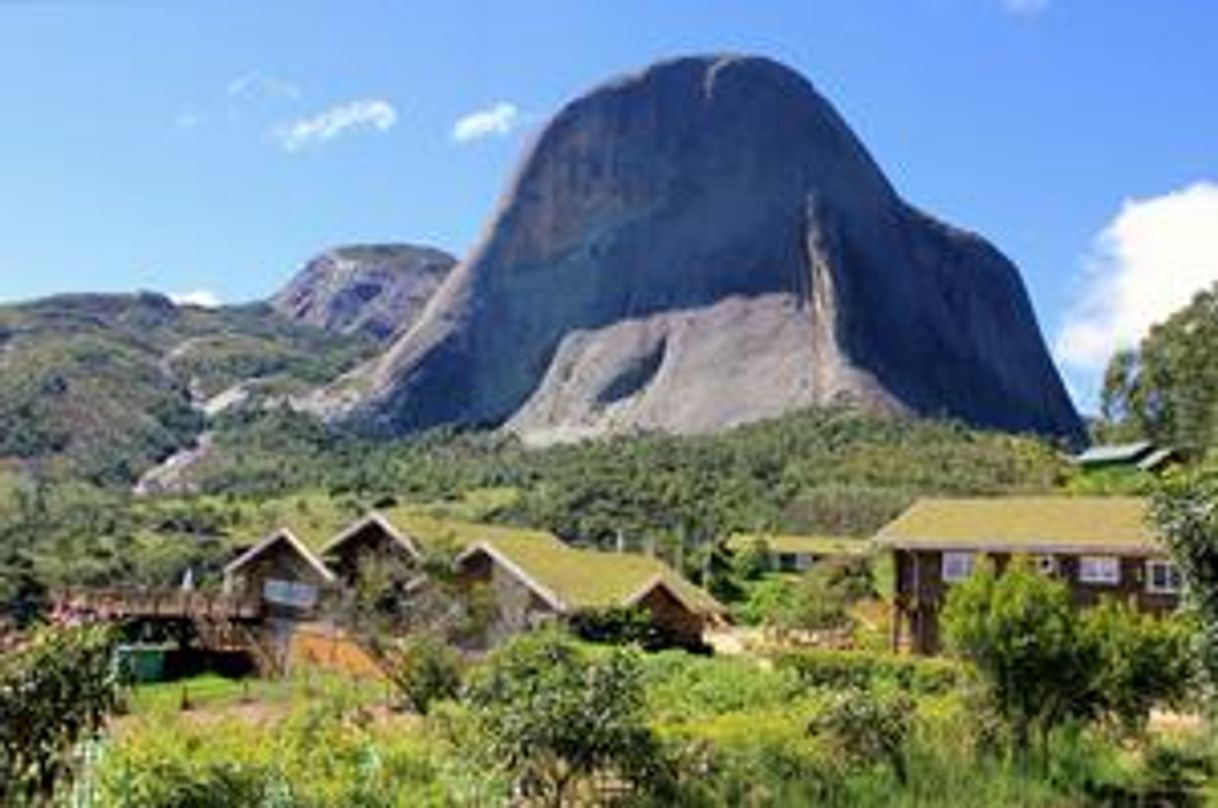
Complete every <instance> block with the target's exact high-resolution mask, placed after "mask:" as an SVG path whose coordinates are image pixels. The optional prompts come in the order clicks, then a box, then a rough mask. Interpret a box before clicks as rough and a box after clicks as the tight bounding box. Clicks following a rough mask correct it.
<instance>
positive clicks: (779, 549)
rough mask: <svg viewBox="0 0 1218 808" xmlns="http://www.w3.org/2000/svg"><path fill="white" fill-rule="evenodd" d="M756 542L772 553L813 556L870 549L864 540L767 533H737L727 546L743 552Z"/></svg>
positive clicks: (852, 553) (861, 552)
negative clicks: (764, 545)
mask: <svg viewBox="0 0 1218 808" xmlns="http://www.w3.org/2000/svg"><path fill="white" fill-rule="evenodd" d="M756 541H763V542H765V543H766V546H767V547H769V548H770V552H772V553H806V554H808V555H814V556H831V555H862V554H863V553H866V552H867V550H868V549H869V548H870V543H869V542H868V541H867V540H866V539H852V538H848V537H843V536H798V535H793V534H785V535H782V534H780V535H773V534H769V533H737V534H736V535H734V536H732V537H731V538H730V539H728V540H727V546H728V548H729V549H732V550H743V549H745V548H746V547H748V546H749V545H751V544H752V543H753V542H756Z"/></svg>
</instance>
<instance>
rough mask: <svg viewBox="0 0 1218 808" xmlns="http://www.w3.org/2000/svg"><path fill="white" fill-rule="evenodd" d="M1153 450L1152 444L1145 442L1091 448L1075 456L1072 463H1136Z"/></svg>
mask: <svg viewBox="0 0 1218 808" xmlns="http://www.w3.org/2000/svg"><path fill="white" fill-rule="evenodd" d="M1154 448H1155V447H1154V444H1153V443H1151V442H1150V441H1145V440H1142V441H1136V442H1133V443H1117V444H1108V445H1104V446H1092V447H1091V448H1090V449H1088V450H1087V451H1085V452H1083V453H1082V454H1080V455H1077V456H1075V458H1074V462H1075V463H1077V464H1078V465H1080V466H1096V465H1104V464H1106V463H1136V462H1137V461H1138V460H1141V459H1142V458H1143V457H1144V456H1146V455H1147V454H1149V453H1150V452H1151V451H1152V450H1153V449H1154Z"/></svg>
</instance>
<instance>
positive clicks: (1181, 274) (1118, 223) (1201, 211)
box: [1054, 182, 1218, 372]
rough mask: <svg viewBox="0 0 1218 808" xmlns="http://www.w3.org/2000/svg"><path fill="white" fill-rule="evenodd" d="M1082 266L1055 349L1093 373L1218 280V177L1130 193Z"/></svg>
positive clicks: (1062, 357)
mask: <svg viewBox="0 0 1218 808" xmlns="http://www.w3.org/2000/svg"><path fill="white" fill-rule="evenodd" d="M1084 271H1085V273H1086V275H1085V280H1086V282H1085V285H1084V289H1083V293H1082V295H1081V297H1080V298H1079V300H1078V301H1077V303H1076V304H1075V306H1074V307H1073V309H1072V310H1071V311H1070V312H1069V313H1068V315H1067V318H1066V321H1065V323H1064V325H1063V327H1062V329H1061V330H1060V331H1059V333H1058V335H1057V339H1056V341H1055V346H1054V350H1055V353H1056V354H1057V356H1058V358H1059V359H1060V360H1061V361H1062V362H1063V363H1064V364H1066V365H1068V366H1071V367H1074V368H1077V369H1079V370H1083V371H1091V372H1098V371H1099V370H1100V369H1101V368H1103V367H1104V365H1105V364H1106V363H1107V361H1108V359H1109V358H1110V357H1111V356H1112V354H1113V353H1114V352H1115V351H1117V350H1118V349H1121V348H1129V347H1133V346H1135V345H1136V344H1137V343H1138V341H1139V340H1140V339H1141V338H1142V337H1143V336H1144V335H1145V334H1146V333H1147V332H1148V331H1149V329H1150V327H1151V326H1152V325H1154V324H1155V323H1159V322H1162V321H1163V320H1164V319H1166V318H1167V317H1168V316H1169V315H1171V314H1172V313H1173V312H1175V311H1177V310H1178V309H1180V308H1182V307H1183V306H1185V305H1186V304H1187V303H1188V302H1189V300H1191V299H1192V297H1193V295H1195V294H1196V293H1197V292H1198V291H1200V290H1202V289H1204V288H1206V287H1208V286H1209V285H1211V284H1212V283H1214V282H1215V281H1218V184H1216V183H1212V182H1198V183H1195V184H1193V185H1190V186H1188V187H1187V188H1182V189H1180V190H1177V191H1173V192H1171V193H1168V194H1164V195H1163V196H1156V197H1151V198H1149V199H1134V200H1127V201H1126V202H1125V203H1124V205H1123V206H1122V207H1121V210H1120V212H1119V213H1118V214H1117V216H1116V217H1115V218H1114V219H1113V220H1112V221H1111V222H1110V223H1109V224H1108V225H1107V226H1106V227H1105V228H1104V230H1103V231H1102V232H1101V233H1100V234H1099V235H1098V236H1097V237H1096V239H1095V242H1094V244H1093V245H1092V248H1091V252H1090V254H1089V255H1088V256H1087V258H1086V259H1085V261H1084Z"/></svg>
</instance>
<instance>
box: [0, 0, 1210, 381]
mask: <svg viewBox="0 0 1218 808" xmlns="http://www.w3.org/2000/svg"><path fill="white" fill-rule="evenodd" d="M1215 32H1218V4H1214V3H1212V2H1210V1H1209V0H1191V1H1190V0H1173V1H1172V2H1165V3H1155V4H1150V3H1146V2H1143V0H842V2H830V1H829V0H820V1H818V2H809V1H808V0H798V1H796V0H792V2H778V1H777V0H771V1H770V2H759V1H755V2H743V0H735V1H734V2H717V1H716V0H696V1H695V0H650V1H649V2H628V1H627V0H616V1H615V2H612V3H610V2H601V3H592V2H579V1H578V0H552V1H551V0H546V1H541V0H516V2H511V3H498V2H462V1H460V0H450V2H445V3H442V4H441V3H433V4H424V3H390V2H384V3H377V2H356V1H354V0H352V1H351V2H344V3H338V2H333V3H321V2H307V0H295V1H294V2H258V3H250V2H225V1H224V0H211V2H197V3H195V2H174V3H161V2H154V0H128V1H126V2H123V1H122V0H115V1H114V2H104V0H77V1H76V2H63V3H56V4H43V3H35V2H28V3H26V2H21V0H18V1H17V2H15V3H14V2H9V3H0V42H2V43H3V47H0V73H2V74H3V75H4V76H5V77H6V79H5V81H4V82H0V109H2V110H3V111H4V116H3V125H2V126H0V189H2V193H0V221H2V222H3V223H4V227H3V234H4V238H2V239H0V299H10V300H11V299H21V298H27V297H32V296H36V295H42V294H46V293H51V292H56V291H65V290H130V289H136V288H154V289H158V290H162V291H165V292H170V293H177V294H182V293H188V292H199V291H201V292H208V293H210V294H213V295H215V296H217V297H218V298H219V299H221V300H224V301H240V300H247V299H251V298H256V297H260V296H263V295H266V294H267V293H269V292H270V291H271V290H273V289H274V288H275V287H277V286H278V285H279V284H281V283H282V282H283V281H285V280H286V279H287V277H288V276H289V275H290V273H291V272H292V271H293V270H294V269H295V268H297V267H298V266H299V265H300V264H301V263H302V262H304V261H305V260H306V259H307V258H309V257H310V256H311V255H313V254H315V253H317V252H319V251H321V250H323V249H325V248H327V247H329V246H332V245H336V244H342V243H349V242H366V241H382V240H391V241H416V242H423V243H430V244H435V245H438V246H441V247H444V248H446V249H449V250H450V251H452V252H454V253H456V254H458V255H460V254H462V253H463V252H464V251H465V250H466V249H467V248H468V246H469V245H470V243H471V242H472V241H473V240H474V238H475V237H476V235H477V233H478V231H479V229H480V228H481V226H482V225H483V223H484V220H485V218H486V217H487V215H488V213H489V212H490V210H491V209H492V208H493V207H494V205H495V202H496V200H497V198H498V196H499V194H500V193H501V191H502V188H503V186H504V184H505V182H506V179H507V177H508V174H509V172H510V170H511V168H512V166H513V165H514V162H515V160H516V158H517V156H518V155H519V153H520V150H521V148H522V145H523V143H524V141H525V140H526V139H527V138H528V136H529V134H530V133H531V132H533V131H535V130H536V129H537V128H538V127H540V126H541V125H543V124H544V121H545V119H546V117H547V116H548V115H549V114H551V113H552V112H553V111H554V110H555V109H556V108H557V106H558V105H559V104H561V103H562V102H563V101H564V100H566V99H568V98H569V97H571V96H572V95H574V94H576V93H579V92H580V91H581V90H583V89H585V88H587V87H588V86H590V85H592V84H595V83H597V82H599V81H600V80H602V79H604V78H606V77H607V76H610V75H612V74H614V73H618V72H622V71H624V70H628V69H631V68H634V67H637V66H640V65H642V64H645V63H647V62H650V61H653V60H655V59H658V58H662V57H667V56H673V55H676V54H681V53H688V52H704V51H721V50H731V51H745V52H754V53H761V54H765V55H769V56H772V57H775V58H778V59H780V60H782V61H785V62H787V63H788V64H790V65H792V66H794V67H795V68H797V69H798V70H800V71H801V72H802V73H804V74H805V75H806V76H808V77H809V78H810V79H811V80H812V81H813V82H814V83H815V84H816V85H817V86H818V88H819V89H820V90H821V91H822V92H823V93H824V94H825V95H826V96H828V97H829V98H830V99H831V100H832V101H833V103H834V104H835V105H836V106H837V107H838V109H839V110H840V111H841V112H842V114H843V115H844V116H845V118H846V119H847V121H848V122H849V123H850V124H851V125H852V126H853V127H854V129H855V131H856V132H857V133H858V134H859V136H860V137H861V138H862V139H863V141H864V142H865V143H866V144H867V145H868V147H869V148H870V150H871V151H872V153H873V155H874V156H875V157H876V159H877V161H878V162H879V163H880V165H881V166H882V167H883V168H884V169H885V171H886V172H887V173H888V175H889V177H890V178H891V179H892V181H893V182H894V184H895V185H896V186H897V188H898V189H899V190H900V191H901V193H902V194H903V195H904V196H905V197H906V198H907V199H908V200H910V201H911V202H913V203H914V204H916V205H918V206H920V207H923V208H925V209H927V210H929V211H931V212H933V213H935V214H936V215H938V216H940V217H942V218H945V219H947V220H949V221H951V222H953V223H955V224H958V225H961V226H964V227H967V228H969V229H973V230H976V231H978V232H980V233H982V234H983V235H985V236H986V237H988V238H990V239H991V240H992V241H993V242H994V243H995V244H997V245H998V246H999V247H1000V248H1001V249H1002V250H1003V251H1004V252H1006V253H1007V254H1008V255H1009V256H1010V257H1011V258H1012V259H1013V260H1014V261H1015V262H1016V263H1017V264H1018V265H1019V266H1020V268H1021V269H1022V271H1023V274H1024V278H1025V281H1026V282H1027V284H1028V287H1029V290H1030V292H1031V294H1032V298H1033V301H1034V303H1035V305H1036V308H1037V311H1038V313H1039V315H1040V318H1041V324H1042V328H1043V329H1044V331H1045V333H1046V336H1047V338H1048V339H1049V340H1050V342H1051V343H1055V346H1056V351H1057V353H1058V355H1059V358H1061V359H1063V361H1064V362H1065V364H1066V369H1067V371H1068V376H1069V379H1070V381H1071V384H1072V386H1073V387H1074V388H1075V390H1076V391H1078V393H1079V394H1080V397H1081V398H1083V399H1084V400H1087V399H1089V398H1090V396H1091V391H1092V389H1093V387H1094V380H1095V377H1096V368H1097V367H1098V365H1099V364H1101V362H1102V359H1101V358H1100V357H1102V355H1106V354H1107V352H1108V349H1109V347H1110V345H1116V344H1119V343H1121V342H1128V341H1129V340H1131V339H1134V338H1136V333H1137V332H1138V331H1139V329H1141V328H1144V325H1145V322H1146V321H1147V320H1149V319H1153V318H1155V317H1159V316H1161V315H1162V313H1163V312H1164V310H1170V308H1171V307H1174V306H1175V305H1178V304H1179V302H1180V301H1181V300H1182V299H1186V298H1187V295H1188V294H1189V293H1191V291H1193V290H1195V288H1196V287H1197V286H1198V285H1200V284H1202V283H1204V282H1207V281H1209V280H1211V279H1215V278H1218V241H1216V240H1218V236H1213V235H1207V234H1206V233H1205V232H1203V231H1206V230H1207V228H1206V225H1207V224H1208V223H1210V222H1212V223H1213V227H1211V228H1208V229H1209V230H1212V231H1213V232H1214V233H1218V187H1215V186H1214V185H1213V183H1214V182H1215V181H1218V84H1216V83H1215V77H1218V48H1215V47H1214V34H1215ZM478 113H482V114H481V115H478ZM471 115H474V116H475V117H473V118H470V117H469V116H471ZM462 119H466V122H465V125H464V126H463V127H462V128H461V132H462V133H463V134H464V135H465V137H464V138H457V137H455V136H454V127H455V126H456V125H457V124H458V121H460V120H462ZM1182 244H1183V246H1181V245H1182ZM1173 250H1174V251H1175V252H1172V251H1173ZM1177 253H1179V254H1177ZM1164 256H1166V257H1164ZM1211 259H1212V260H1211ZM1169 263H1170V264H1171V266H1168V264H1169ZM1152 298H1153V300H1152ZM1131 335H1132V336H1131Z"/></svg>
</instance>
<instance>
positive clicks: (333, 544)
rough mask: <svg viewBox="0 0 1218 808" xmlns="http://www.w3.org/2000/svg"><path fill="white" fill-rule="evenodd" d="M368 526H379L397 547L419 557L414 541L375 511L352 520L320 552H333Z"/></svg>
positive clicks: (327, 553) (324, 553)
mask: <svg viewBox="0 0 1218 808" xmlns="http://www.w3.org/2000/svg"><path fill="white" fill-rule="evenodd" d="M370 527H378V528H380V529H381V530H383V531H384V532H385V535H387V536H388V537H389V538H390V539H391V540H393V541H394V542H396V543H397V545H398V546H399V547H401V548H402V549H403V550H405V551H406V552H407V553H409V554H410V555H411V556H413V557H414V558H418V557H419V548H418V547H417V546H415V543H414V542H413V541H411V539H410V537H409V536H406V535H404V534H403V533H402V532H401V531H399V530H398V528H397V526H396V525H394V524H393V522H391V521H390V520H388V519H386V518H385V517H384V516H382V515H381V514H379V513H376V512H375V511H374V512H373V513H370V514H368V515H367V516H365V517H364V518H363V519H359V520H357V521H355V522H353V523H352V524H351V525H350V526H349V527H347V528H346V529H345V530H343V531H342V532H340V533H339V534H338V535H337V536H335V537H334V538H333V539H331V540H330V542H329V543H328V544H326V546H325V547H323V548H322V550H321V554H322V555H323V556H328V555H331V554H333V553H334V552H335V551H336V550H338V548H340V547H342V546H343V545H344V544H346V543H347V542H349V541H351V540H352V539H354V538H355V537H356V536H358V535H360V534H361V533H362V532H363V531H364V530H366V529H367V528H370Z"/></svg>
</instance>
